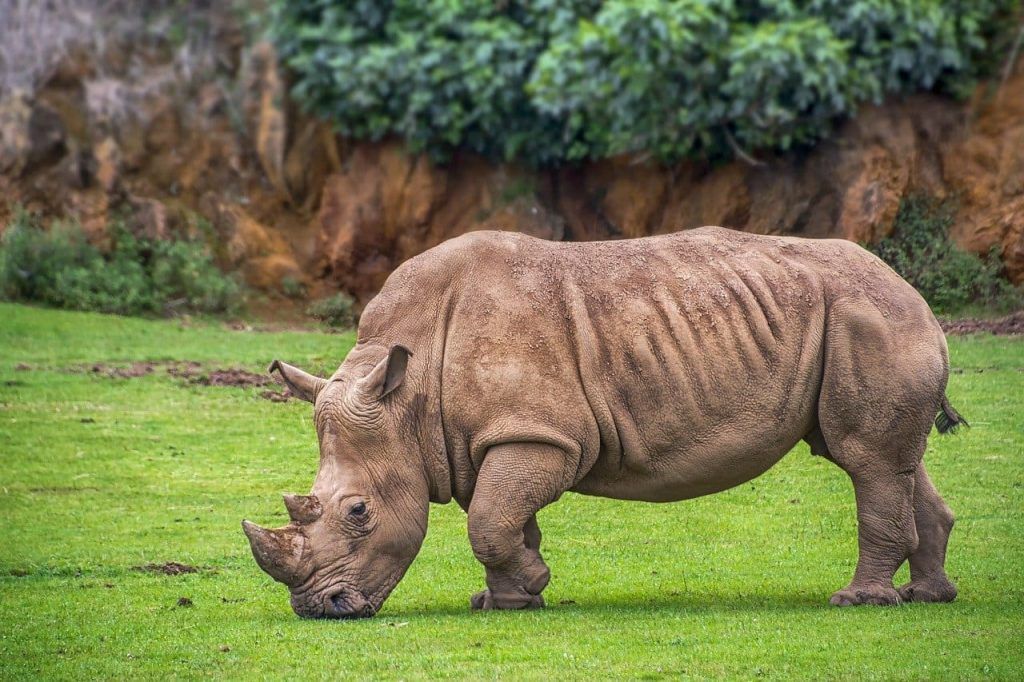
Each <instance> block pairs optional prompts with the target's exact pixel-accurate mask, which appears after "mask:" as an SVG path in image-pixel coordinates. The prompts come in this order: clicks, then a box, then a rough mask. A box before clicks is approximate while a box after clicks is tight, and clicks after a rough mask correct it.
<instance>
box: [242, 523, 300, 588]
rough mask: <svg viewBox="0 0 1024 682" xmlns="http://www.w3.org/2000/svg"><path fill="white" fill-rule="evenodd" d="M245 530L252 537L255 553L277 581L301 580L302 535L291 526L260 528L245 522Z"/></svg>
mask: <svg viewBox="0 0 1024 682" xmlns="http://www.w3.org/2000/svg"><path fill="white" fill-rule="evenodd" d="M242 530H243V531H245V535H246V537H248V538H249V546H250V547H252V555H253V556H254V557H255V558H256V563H257V564H259V565H260V568H262V569H263V570H264V571H266V572H267V574H268V575H269V576H270V577H271V578H273V579H274V580H276V581H278V582H280V583H284V584H285V585H288V586H293V585H296V584H298V583H299V582H301V581H302V575H301V571H300V569H299V562H300V559H301V558H302V544H303V537H302V535H301V534H300V533H299V532H298V531H297V530H296V529H295V528H294V527H292V526H285V527H284V528H274V529H270V528H261V527H259V526H257V525H256V524H255V523H251V522H249V521H242Z"/></svg>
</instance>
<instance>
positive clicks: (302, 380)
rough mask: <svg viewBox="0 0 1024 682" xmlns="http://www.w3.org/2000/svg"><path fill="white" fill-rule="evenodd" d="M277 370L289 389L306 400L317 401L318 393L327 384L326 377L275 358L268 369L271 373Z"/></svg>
mask: <svg viewBox="0 0 1024 682" xmlns="http://www.w3.org/2000/svg"><path fill="white" fill-rule="evenodd" d="M275 370H277V373H278V374H280V375H281V379H282V380H283V381H284V383H285V385H286V386H287V387H288V390H290V391H291V392H292V393H294V394H295V395H296V396H298V397H299V398H302V399H303V400H305V401H306V402H310V403H312V402H316V394H317V393H319V392H320V389H322V388H323V387H324V386H326V385H327V380H326V379H321V378H320V377H317V376H313V375H312V374H308V373H306V372H303V371H302V370H301V369H299V368H298V367H292V366H291V365H289V364H286V363H284V362H281V361H280V360H274V361H273V362H272V363H270V367H268V368H267V371H268V372H269V373H271V374H273V373H274V371H275Z"/></svg>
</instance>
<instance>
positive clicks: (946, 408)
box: [935, 396, 971, 433]
mask: <svg viewBox="0 0 1024 682" xmlns="http://www.w3.org/2000/svg"><path fill="white" fill-rule="evenodd" d="M961 426H966V427H967V428H970V427H971V425H970V424H968V423H967V420H966V419H964V418H963V417H961V416H960V413H959V412H957V411H956V410H954V409H953V406H952V405H950V404H949V398H947V397H946V396H942V407H941V409H940V410H939V415H938V416H937V417H935V428H937V429H938V430H939V433H956V430H957V429H958V428H960V427H961Z"/></svg>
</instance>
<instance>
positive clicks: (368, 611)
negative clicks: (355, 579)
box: [324, 590, 377, 620]
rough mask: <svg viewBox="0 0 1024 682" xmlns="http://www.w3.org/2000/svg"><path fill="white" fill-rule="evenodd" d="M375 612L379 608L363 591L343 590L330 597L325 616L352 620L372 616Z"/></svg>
mask: <svg viewBox="0 0 1024 682" xmlns="http://www.w3.org/2000/svg"><path fill="white" fill-rule="evenodd" d="M375 613H377V610H376V609H375V608H373V604H371V603H370V602H369V600H367V599H366V597H364V596H363V595H362V593H360V592H357V591H355V590H341V591H340V592H336V593H335V594H333V595H331V596H330V598H328V600H327V608H326V609H325V612H324V617H325V618H338V619H342V620H351V619H356V618H370V617H372V616H373V615H374V614H375Z"/></svg>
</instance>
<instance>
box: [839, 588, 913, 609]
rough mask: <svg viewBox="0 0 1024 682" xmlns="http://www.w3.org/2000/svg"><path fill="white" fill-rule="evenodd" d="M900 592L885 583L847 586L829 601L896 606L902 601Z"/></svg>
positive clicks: (847, 604)
mask: <svg viewBox="0 0 1024 682" xmlns="http://www.w3.org/2000/svg"><path fill="white" fill-rule="evenodd" d="M902 601H903V600H902V599H900V595H899V593H898V592H897V591H896V590H894V589H893V588H891V587H886V586H884V585H863V586H860V587H853V586H851V587H847V588H846V589H843V590H839V591H838V592H836V593H835V594H833V595H832V598H831V599H829V603H830V604H832V606H861V605H863V604H869V605H872V606H896V605H897V604H900V603H902Z"/></svg>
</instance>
